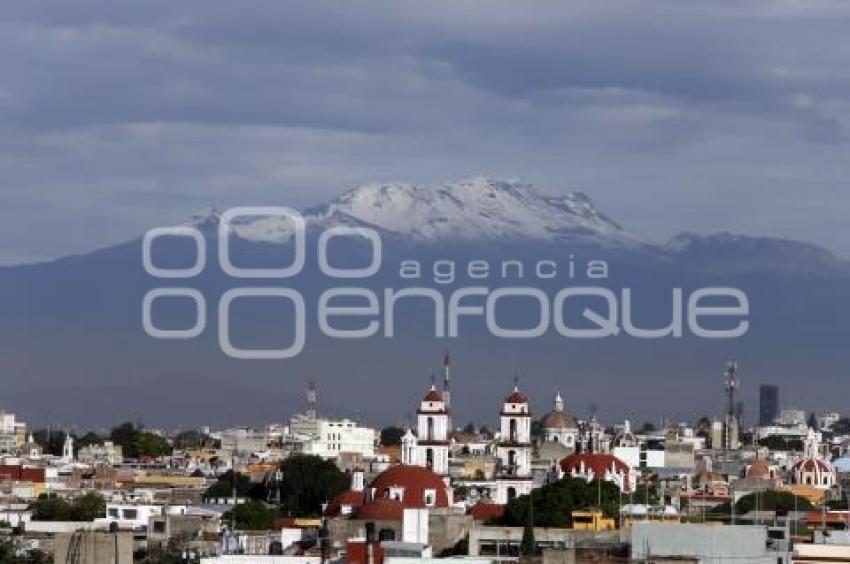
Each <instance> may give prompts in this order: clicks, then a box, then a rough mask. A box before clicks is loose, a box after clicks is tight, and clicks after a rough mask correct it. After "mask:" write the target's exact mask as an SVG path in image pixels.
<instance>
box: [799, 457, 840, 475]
mask: <svg viewBox="0 0 850 564" xmlns="http://www.w3.org/2000/svg"><path fill="white" fill-rule="evenodd" d="M791 470H792V471H793V472H796V471H797V470H802V471H804V472H813V471H816V470H820V471H821V472H832V468H831V467H830V465H829V464H827V463H826V462H825V461H823V460H821V459H819V458H803V459H801V460H798V461H797V462H795V463H794V464H792V465H791Z"/></svg>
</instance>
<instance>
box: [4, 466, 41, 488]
mask: <svg viewBox="0 0 850 564" xmlns="http://www.w3.org/2000/svg"><path fill="white" fill-rule="evenodd" d="M0 480H9V481H12V482H33V483H36V484H43V483H44V468H27V467H25V466H21V465H12V464H0Z"/></svg>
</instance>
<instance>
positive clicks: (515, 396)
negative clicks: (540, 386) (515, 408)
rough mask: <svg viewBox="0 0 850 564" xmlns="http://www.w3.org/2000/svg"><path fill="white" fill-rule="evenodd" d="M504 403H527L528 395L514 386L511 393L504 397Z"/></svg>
mask: <svg viewBox="0 0 850 564" xmlns="http://www.w3.org/2000/svg"><path fill="white" fill-rule="evenodd" d="M505 403H528V397H527V396H526V395H525V394H523V393H522V392H520V391H519V390H518V389H516V388H514V391H513V392H511V395H509V396H508V397H506V398H505Z"/></svg>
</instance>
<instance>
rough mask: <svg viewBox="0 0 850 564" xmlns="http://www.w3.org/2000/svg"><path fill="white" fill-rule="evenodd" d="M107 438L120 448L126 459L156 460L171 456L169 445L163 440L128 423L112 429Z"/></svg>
mask: <svg viewBox="0 0 850 564" xmlns="http://www.w3.org/2000/svg"><path fill="white" fill-rule="evenodd" d="M109 438H110V439H111V440H112V442H113V443H115V444H116V445H120V446H121V449H122V451H123V453H124V456H126V457H127V458H139V457H143V456H149V457H153V458H158V457H160V456H165V455H168V454H171V445H169V444H168V441H167V440H165V438H163V437H161V436H159V435H157V434H155V433H150V432H147V431H144V430H142V428H141V427H137V426H135V425H133V424H132V423H130V422H129V421H128V422H125V423H122V424H120V425H118V426H117V427H114V428H113V429H112V431H111V432H110V433H109Z"/></svg>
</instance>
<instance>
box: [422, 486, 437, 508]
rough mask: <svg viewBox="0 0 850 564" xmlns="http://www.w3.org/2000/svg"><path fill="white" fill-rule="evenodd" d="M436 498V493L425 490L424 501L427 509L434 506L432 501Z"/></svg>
mask: <svg viewBox="0 0 850 564" xmlns="http://www.w3.org/2000/svg"><path fill="white" fill-rule="evenodd" d="M436 498H437V492H436V491H434V490H425V496H424V501H425V505H426V506H427V507H433V506H434V500H435V499H436Z"/></svg>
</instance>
